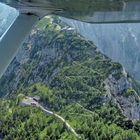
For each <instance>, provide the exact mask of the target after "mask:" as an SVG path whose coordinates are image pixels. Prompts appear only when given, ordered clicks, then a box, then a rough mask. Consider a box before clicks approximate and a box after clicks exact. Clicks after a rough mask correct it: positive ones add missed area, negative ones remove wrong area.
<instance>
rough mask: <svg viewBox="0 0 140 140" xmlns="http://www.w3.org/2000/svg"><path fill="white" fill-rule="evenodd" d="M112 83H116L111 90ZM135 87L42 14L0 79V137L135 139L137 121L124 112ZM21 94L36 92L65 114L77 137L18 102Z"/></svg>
mask: <svg viewBox="0 0 140 140" xmlns="http://www.w3.org/2000/svg"><path fill="white" fill-rule="evenodd" d="M21 52H24V53H23V55H21ZM122 80H123V82H124V83H125V85H124V84H122V83H121V82H120V81H122ZM110 82H111V83H110ZM113 82H114V83H115V84H114V87H115V86H118V87H121V88H120V89H119V90H114V91H113V89H114V87H112V85H111V84H112V83H113ZM107 84H108V86H110V85H111V86H110V88H107ZM118 87H117V88H118ZM109 89H110V91H113V92H109ZM111 89H112V90H111ZM117 91H119V92H117ZM138 92H139V86H138V84H137V83H136V82H135V81H134V80H133V79H132V78H131V76H130V75H129V74H127V73H124V69H123V67H122V66H121V65H120V64H119V63H115V62H112V61H111V59H109V58H108V57H106V56H105V55H103V54H102V53H100V52H99V50H98V49H97V48H96V46H95V45H94V44H93V43H92V42H90V41H88V40H86V39H85V38H83V37H82V36H80V35H79V34H78V33H77V32H76V30H75V29H73V28H71V27H69V26H68V25H66V24H65V23H63V22H62V21H61V20H59V18H58V17H46V18H44V19H43V20H41V21H40V22H39V23H38V24H37V25H36V27H35V28H34V29H33V31H32V32H31V35H30V36H29V38H28V39H27V40H26V42H25V43H24V44H23V47H22V48H21V50H20V51H19V53H18V54H17V56H16V58H15V59H14V60H13V62H12V63H11V65H10V66H9V68H8V70H7V72H6V73H5V75H4V76H3V77H2V79H1V80H0V93H1V96H2V97H3V98H1V99H0V110H1V111H0V139H4V140H24V139H25V140H78V139H82V140H139V139H140V122H139V121H138V120H136V119H133V117H131V115H130V116H129V115H128V114H127V113H126V112H125V110H127V108H128V106H129V107H130V108H131V106H130V104H128V103H127V102H125V101H126V100H127V99H128V100H130V101H133V103H132V104H137V105H139V102H140V101H139V96H138ZM25 96H29V97H35V96H39V97H40V99H39V103H40V104H41V105H42V106H44V107H45V108H47V109H49V110H51V111H53V112H55V113H57V114H59V115H61V116H62V117H63V118H65V120H67V122H69V124H70V125H71V126H72V127H73V128H74V129H75V131H76V132H77V134H78V135H79V136H80V137H79V138H78V137H76V136H75V135H73V134H72V133H71V132H70V131H69V130H67V128H66V126H65V124H64V123H62V122H60V121H59V120H57V119H55V118H54V117H52V116H50V115H48V114H45V113H44V112H43V111H41V110H40V109H39V108H37V107H35V106H29V107H23V106H20V102H21V100H23V98H25ZM119 99H120V100H121V101H119ZM122 102H123V103H124V102H125V103H124V104H128V106H125V107H124V106H122V105H124V104H122ZM132 116H133V115H132Z"/></svg>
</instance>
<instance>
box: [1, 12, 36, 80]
mask: <svg viewBox="0 0 140 140" xmlns="http://www.w3.org/2000/svg"><path fill="white" fill-rule="evenodd" d="M37 20H38V17H37V16H33V15H32V16H31V15H30V16H28V15H24V14H20V15H19V16H18V17H17V19H16V20H15V22H14V23H13V24H12V25H11V27H10V28H9V30H8V31H7V32H6V33H5V35H4V37H3V38H2V40H1V41H0V77H1V76H2V74H3V73H4V71H5V70H6V68H7V66H8V65H9V63H10V62H11V61H12V59H13V57H14V56H15V53H16V52H17V50H18V48H19V47H20V45H21V43H22V42H23V40H24V38H25V37H26V35H27V34H28V33H30V31H31V29H32V26H33V25H34V23H35V22H36V21H37Z"/></svg>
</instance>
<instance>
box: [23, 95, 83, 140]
mask: <svg viewBox="0 0 140 140" xmlns="http://www.w3.org/2000/svg"><path fill="white" fill-rule="evenodd" d="M20 105H21V106H23V107H25V106H34V107H38V108H40V109H41V110H43V111H44V112H45V113H47V114H48V115H51V116H53V117H55V118H56V119H59V120H60V121H61V122H62V123H64V124H65V126H66V128H67V129H68V130H69V131H71V132H72V133H73V134H74V135H75V136H76V137H78V138H80V136H79V135H78V134H77V133H76V131H75V130H74V129H73V128H72V127H71V126H70V124H69V123H68V122H67V121H66V120H65V119H64V118H63V117H61V116H60V115H58V114H56V113H54V112H52V111H50V110H47V109H45V108H44V107H43V106H42V105H40V104H39V103H38V102H37V101H35V100H34V99H33V98H32V97H28V96H26V97H25V98H24V99H22V100H21V102H20Z"/></svg>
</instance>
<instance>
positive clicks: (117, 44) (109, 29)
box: [63, 19, 140, 80]
mask: <svg viewBox="0 0 140 140" xmlns="http://www.w3.org/2000/svg"><path fill="white" fill-rule="evenodd" d="M63 20H64V21H65V22H67V23H68V24H69V25H71V26H73V27H74V28H76V29H77V31H78V32H79V33H81V34H82V35H83V36H84V37H86V38H87V39H89V40H91V41H94V43H95V44H96V46H97V47H98V48H99V49H100V50H101V51H102V52H103V53H104V54H106V55H107V56H109V57H110V58H112V59H113V60H114V61H116V62H119V63H121V64H122V65H123V66H124V67H125V68H126V69H127V71H128V72H129V73H130V74H131V75H132V76H133V77H134V78H135V79H136V80H140V72H139V69H140V30H139V29H140V24H105V25H96V24H94V25H93V24H87V23H82V22H79V21H74V20H68V19H63Z"/></svg>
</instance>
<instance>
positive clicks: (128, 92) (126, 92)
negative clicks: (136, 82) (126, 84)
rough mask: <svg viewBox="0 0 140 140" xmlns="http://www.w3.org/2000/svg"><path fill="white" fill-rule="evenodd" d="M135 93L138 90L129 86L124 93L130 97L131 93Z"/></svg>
mask: <svg viewBox="0 0 140 140" xmlns="http://www.w3.org/2000/svg"><path fill="white" fill-rule="evenodd" d="M135 93H136V91H135V90H134V89H132V88H128V89H127V90H126V91H125V92H124V93H123V95H124V96H125V97H129V96H131V95H134V94H135Z"/></svg>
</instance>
